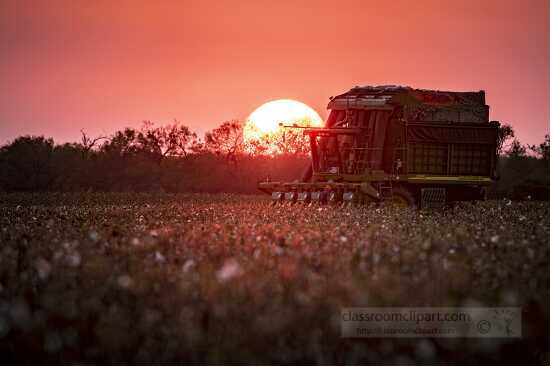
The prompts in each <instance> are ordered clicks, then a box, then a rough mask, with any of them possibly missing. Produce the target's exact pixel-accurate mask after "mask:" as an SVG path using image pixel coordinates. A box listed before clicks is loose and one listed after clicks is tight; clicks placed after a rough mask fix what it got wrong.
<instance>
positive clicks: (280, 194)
mask: <svg viewBox="0 0 550 366" xmlns="http://www.w3.org/2000/svg"><path fill="white" fill-rule="evenodd" d="M282 198H283V192H271V200H273V201H275V202H277V201H280V200H281V199H282Z"/></svg>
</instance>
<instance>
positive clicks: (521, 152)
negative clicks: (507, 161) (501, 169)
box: [506, 139, 527, 158]
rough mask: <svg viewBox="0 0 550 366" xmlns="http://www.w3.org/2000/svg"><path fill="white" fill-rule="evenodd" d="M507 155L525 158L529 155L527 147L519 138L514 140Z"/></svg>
mask: <svg viewBox="0 0 550 366" xmlns="http://www.w3.org/2000/svg"><path fill="white" fill-rule="evenodd" d="M506 155H507V156H508V157H510V158H523V157H525V156H526V155H527V149H526V148H525V146H523V145H522V144H521V142H519V140H517V139H515V140H514V141H512V144H511V145H510V148H509V149H508V151H507V152H506Z"/></svg>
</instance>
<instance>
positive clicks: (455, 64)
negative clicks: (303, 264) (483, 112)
mask: <svg viewBox="0 0 550 366" xmlns="http://www.w3.org/2000/svg"><path fill="white" fill-rule="evenodd" d="M548 4H550V3H549V2H547V1H543V0H541V1H480V0H478V1H469V0H467V1H444V0H437V1H431V0H426V1H416V2H412V1H395V0H392V1H382V0H378V1H366V0H360V1H347V0H340V1H334V0H330V1H324V0H323V1H321V0H317V1H299V0H295V1H272V0H271V1H262V0H241V1H196V2H191V1H188V2H187V1H167V0H165V1H138V0H134V1H110V0H109V1H103V0H94V1H86V0H69V1H61V0H49V1H40V0H36V1H26V0H14V1H12V0H8V1H6V0H2V1H1V2H0V142H5V141H7V140H11V139H13V138H14V137H16V136H18V135H21V134H35V135H37V134H44V135H47V136H52V137H54V138H55V140H56V141H59V142H64V141H74V140H77V139H78V138H79V135H80V132H79V131H80V129H84V130H85V131H87V132H88V133H89V134H91V135H98V134H110V133H112V132H114V131H115V130H116V129H120V128H123V127H126V126H134V127H137V126H140V125H141V121H142V120H151V121H153V122H156V123H159V124H162V123H167V122H171V121H172V120H173V119H178V120H180V121H182V122H183V123H185V124H187V125H189V126H190V127H191V128H192V129H194V130H196V131H198V132H201V133H202V132H204V131H206V130H208V129H211V128H213V127H215V126H217V125H218V124H220V123H221V122H223V121H224V120H228V119H233V118H237V119H244V118H246V116H247V115H248V114H249V113H250V112H252V110H253V109H254V108H256V107H257V106H259V105H260V104H261V103H263V102H266V101H269V100H273V99H279V98H291V99H296V100H299V101H302V102H304V103H306V104H309V105H310V106H312V107H313V108H315V109H316V110H317V111H318V112H319V113H320V114H321V116H322V117H325V115H326V112H325V106H326V103H327V101H328V97H329V96H331V95H335V94H338V93H340V92H343V91H345V90H347V89H349V88H350V87H352V86H354V85H362V84H402V85H409V86H413V87H420V88H430V89H431V88H433V89H442V90H479V89H484V90H486V92H487V102H488V104H490V106H491V119H496V120H500V121H504V122H508V123H511V124H512V125H513V126H514V128H515V129H516V132H517V135H518V137H519V139H520V140H521V141H522V142H524V143H538V142H541V141H542V139H543V137H544V135H545V133H550V120H549V119H548V117H547V115H548V111H547V108H548V105H549V104H550V103H549V102H548V100H547V99H548V98H547V95H548V92H549V91H550V71H548V63H549V62H548V61H549V57H550V47H549V46H550V42H549V36H548V35H549V34H550V29H549V28H550V26H549V25H548V24H549V21H548V19H550V5H548Z"/></svg>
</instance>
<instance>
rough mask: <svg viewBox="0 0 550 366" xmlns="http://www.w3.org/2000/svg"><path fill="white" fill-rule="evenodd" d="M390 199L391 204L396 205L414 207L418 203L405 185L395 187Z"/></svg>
mask: <svg viewBox="0 0 550 366" xmlns="http://www.w3.org/2000/svg"><path fill="white" fill-rule="evenodd" d="M388 201H389V203H390V205H392V206H395V207H414V206H415V205H416V203H415V200H414V197H413V195H412V194H411V192H409V190H407V189H406V188H403V187H395V188H393V193H392V197H391V198H389V199H388Z"/></svg>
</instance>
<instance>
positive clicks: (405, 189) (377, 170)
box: [258, 86, 499, 207]
mask: <svg viewBox="0 0 550 366" xmlns="http://www.w3.org/2000/svg"><path fill="white" fill-rule="evenodd" d="M327 109H329V110H330V113H329V116H328V119H327V120H326V122H325V126H324V127H322V128H315V127H304V128H302V129H303V133H304V134H306V135H308V136H309V143H310V147H311V165H310V166H309V167H308V169H307V171H306V173H305V174H304V177H303V178H302V179H301V181H296V182H288V183H285V182H269V181H268V182H262V183H259V186H258V188H259V189H260V190H261V191H263V192H265V193H268V194H271V196H272V199H273V201H274V202H276V203H278V202H291V203H299V202H301V203H309V202H319V203H338V202H341V203H346V202H347V203H365V202H389V203H391V204H395V205H402V206H413V205H416V206H421V207H432V206H441V205H443V204H445V203H446V202H452V201H461V200H481V199H484V198H485V197H486V191H487V187H488V186H490V185H491V184H492V183H493V182H494V180H495V179H496V161H497V154H496V148H497V136H498V128H499V123H498V122H496V121H491V122H490V121H489V106H487V105H486V104H485V92H484V91H479V92H448V91H436V90H423V89H412V88H409V87H401V86H375V87H373V86H364V87H355V88H353V89H351V90H349V91H348V92H346V93H344V94H341V95H338V96H336V97H331V98H330V102H329V104H328V106H327ZM288 127H294V128H300V126H288Z"/></svg>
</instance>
